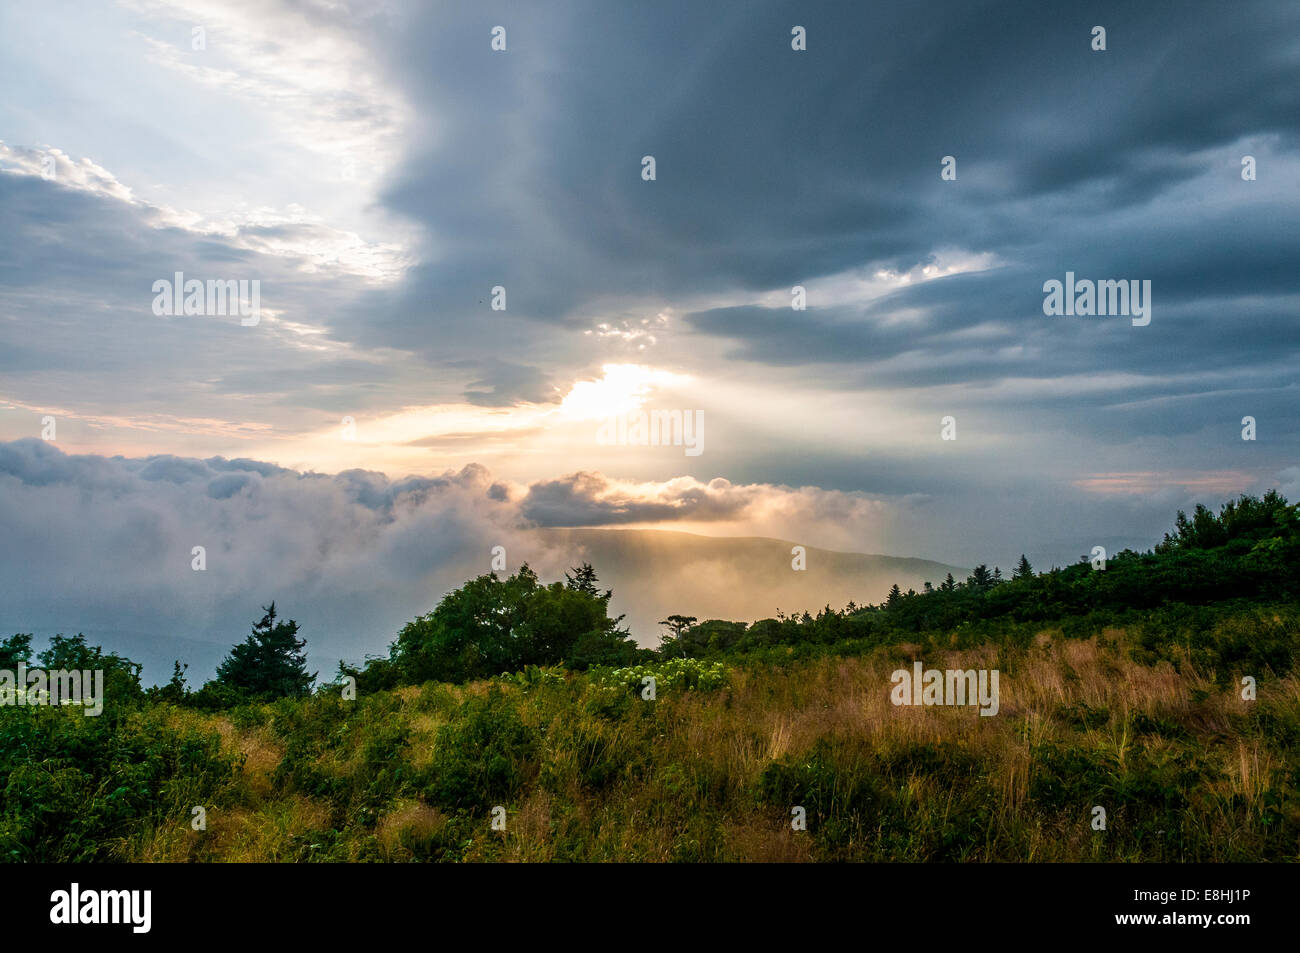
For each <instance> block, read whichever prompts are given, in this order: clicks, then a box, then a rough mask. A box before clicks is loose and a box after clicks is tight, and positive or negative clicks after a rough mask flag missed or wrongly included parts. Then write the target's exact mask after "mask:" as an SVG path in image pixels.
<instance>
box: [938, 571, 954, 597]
mask: <svg viewBox="0 0 1300 953" xmlns="http://www.w3.org/2000/svg"><path fill="white" fill-rule="evenodd" d="M956 588H957V581H956V580H955V579H953V578H952V573H948V578H947V579H945V580H944V581H943V584H942V585H941V586H939V591H940V592H953V591H954V590H955V589H956Z"/></svg>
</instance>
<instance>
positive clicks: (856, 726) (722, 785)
mask: <svg viewBox="0 0 1300 953" xmlns="http://www.w3.org/2000/svg"><path fill="white" fill-rule="evenodd" d="M1282 621H1285V624H1286V625H1287V626H1288V627H1289V628H1291V631H1295V629H1294V628H1293V627H1294V624H1295V622H1296V618H1295V616H1294V615H1292V616H1290V617H1287V618H1286V619H1285V620H1283V619H1282V617H1280V616H1279V617H1276V618H1275V617H1271V616H1267V615H1253V616H1252V615H1246V616H1241V617H1232V618H1231V619H1229V620H1226V621H1225V627H1224V629H1223V630H1222V631H1221V632H1220V635H1221V636H1222V637H1223V638H1228V639H1230V638H1231V637H1232V634H1233V633H1234V632H1240V631H1243V630H1244V628H1246V627H1248V626H1252V625H1270V624H1279V623H1280V622H1282ZM1140 643H1141V639H1140V638H1136V639H1135V637H1134V634H1133V633H1130V632H1126V631H1122V630H1111V631H1107V632H1104V633H1102V634H1099V635H1097V636H1095V637H1092V638H1088V639H1068V638H1065V637H1063V636H1062V634H1061V633H1060V632H1059V631H1051V630H1044V631H1042V632H1041V633H1039V634H1038V635H1037V636H1036V637H1035V638H1034V639H1033V640H1032V642H1031V644H1029V645H1026V646H1023V647H1020V646H1012V645H1005V646H989V647H985V648H982V649H974V650H967V651H951V650H949V651H944V650H942V649H940V648H938V647H936V646H919V645H917V646H900V647H894V648H881V649H877V650H874V651H872V652H870V653H868V654H866V655H863V656H857V657H853V656H849V657H841V656H835V655H822V656H818V657H811V658H806V659H802V660H794V661H790V662H787V663H784V664H783V663H779V662H772V661H768V662H764V663H761V664H750V665H742V666H722V665H720V664H719V663H701V662H685V663H680V662H679V663H672V662H668V663H662V665H661V666H660V668H659V673H660V676H661V677H660V680H659V686H658V697H657V699H656V700H655V701H653V702H651V701H645V700H643V699H642V698H641V697H640V695H639V694H638V693H637V692H635V691H632V690H630V689H629V688H628V687H627V679H626V678H622V679H621V680H620V678H618V677H613V675H612V673H610V672H595V673H589V674H585V675H574V674H568V675H564V674H561V673H559V672H558V671H544V670H536V669H534V670H531V671H530V672H529V673H527V674H525V675H522V676H518V677H514V678H508V679H493V680H488V681H480V682H474V683H471V684H467V685H463V686H449V685H441V684H432V683H431V684H427V685H424V686H421V687H415V686H411V687H407V688H402V689H398V690H396V691H388V692H379V693H376V694H374V695H372V696H369V697H363V698H360V699H358V700H357V701H356V702H345V701H342V700H340V699H339V698H336V697H331V696H319V697H316V698H312V699H309V700H305V701H288V700H285V701H280V702H275V703H271V704H258V705H249V706H242V707H238V708H235V709H233V710H231V711H229V712H221V713H203V712H197V711H194V710H189V709H185V708H180V707H175V706H169V705H157V706H152V707H150V708H149V709H147V710H144V711H141V712H139V713H135V714H132V715H131V716H129V717H127V718H124V719H121V720H120V721H118V722H117V723H115V724H114V723H112V722H110V721H109V720H108V719H107V718H103V719H90V718H83V717H81V716H80V715H78V714H73V713H68V712H57V711H42V712H36V713H34V715H35V717H33V718H32V719H31V721H32V722H34V723H39V725H40V727H39V728H37V729H36V730H35V731H34V732H32V733H30V734H27V735H25V736H24V737H23V739H22V741H23V742H24V743H26V744H27V745H31V744H39V745H40V746H41V748H42V750H45V751H48V750H50V747H47V746H52V747H53V748H55V749H57V750H60V751H61V752H62V757H61V758H60V759H59V763H58V764H51V763H50V762H49V761H48V760H46V759H44V758H42V759H39V760H38V761H37V762H35V763H29V764H28V765H27V766H26V767H18V766H15V765H14V764H13V763H12V762H13V759H14V758H15V753H16V748H17V745H16V742H18V741H19V739H17V738H15V737H14V735H13V730H14V722H13V721H8V722H7V723H6V727H5V730H6V732H7V733H8V737H6V739H5V744H4V751H5V752H6V755H5V758H6V759H7V761H8V762H9V763H8V764H6V768H7V771H6V773H7V776H8V784H7V787H6V790H5V803H6V807H5V813H6V820H5V824H4V826H3V828H2V829H0V850H3V852H4V854H5V855H8V856H9V857H11V858H14V859H19V858H21V859H75V860H84V859H101V860H109V859H118V860H144V861H175V860H195V861H217V860H240V861H251V860H277V861H308V860H333V861H343V860H390V861H406V860H454V861H460V860H591V861H598V860H653V861H668V860H680V861H701V860H707V861H724V860H755V861H771V860H790V861H794V860H829V859H835V860H904V861H945V860H1007V861H1019V860H1044V861H1048V860H1057V861H1067V860H1171V861H1189V860H1198V861H1227V860H1275V861H1277V860H1296V859H1298V858H1300V674H1298V673H1296V672H1294V671H1288V672H1285V673H1281V677H1276V678H1267V679H1264V680H1262V681H1261V687H1260V693H1259V698H1258V700H1257V701H1254V702H1246V701H1243V700H1242V699H1241V698H1240V693H1239V692H1238V691H1237V690H1235V688H1232V687H1229V688H1222V687H1220V686H1219V684H1218V683H1219V682H1220V681H1222V679H1220V678H1219V677H1218V676H1219V675H1221V674H1222V673H1219V672H1216V671H1207V670H1202V669H1200V668H1199V667H1198V666H1196V665H1195V664H1192V663H1190V662H1189V660H1188V658H1187V656H1186V654H1185V653H1184V652H1182V651H1181V650H1179V649H1178V648H1177V647H1173V648H1172V649H1171V652H1170V657H1169V658H1161V659H1159V660H1158V661H1156V662H1154V663H1153V664H1146V663H1143V662H1138V661H1135V660H1134V650H1135V648H1137V647H1138V646H1139V645H1140ZM917 657H922V658H923V660H924V661H925V662H926V664H927V665H936V666H939V667H950V668H998V669H1000V670H1001V672H1002V673H1003V675H1002V681H1001V696H1002V697H1001V710H1000V712H999V715H998V716H997V717H994V718H983V717H980V716H979V715H978V713H977V712H976V711H975V710H973V709H970V708H940V707H920V708H908V707H895V706H894V705H892V704H891V703H890V701H889V699H888V688H889V675H890V672H891V670H893V669H895V668H897V667H907V666H910V662H911V660H912V659H913V658H917ZM674 664H676V665H687V666H692V667H693V669H694V670H699V671H702V672H703V674H704V675H705V677H706V679H707V677H708V676H709V674H710V672H712V673H713V677H714V678H715V679H716V678H718V674H717V673H718V672H719V671H721V672H722V673H723V674H722V676H721V678H722V684H721V685H720V686H718V687H713V688H709V687H703V688H699V687H697V688H686V687H685V685H684V684H683V683H680V682H679V683H674V681H673V680H672V678H671V677H668V678H665V677H664V676H665V675H666V674H667V673H666V672H665V671H664V670H663V667H662V666H663V665H666V666H672V665H674ZM715 666H716V668H715ZM1233 674H1234V675H1235V674H1236V673H1235V672H1234V673H1233ZM1229 681H1231V679H1229ZM665 682H667V684H665ZM706 685H707V682H706ZM196 805H202V806H204V807H205V808H206V811H207V830H206V831H195V830H192V829H191V824H190V820H191V809H192V807H194V806H196ZM496 805H501V806H503V807H504V808H505V809H506V827H505V830H504V831H494V830H492V829H491V826H490V820H491V809H492V808H493V807H494V806H496ZM796 805H798V806H802V807H804V808H805V809H806V812H807V818H808V830H807V831H806V832H796V831H793V830H792V829H791V823H790V819H791V809H792V807H794V806H796ZM1096 805H1100V806H1102V807H1104V808H1105V809H1106V812H1107V829H1106V830H1105V831H1096V830H1093V829H1092V826H1091V817H1092V813H1091V812H1092V809H1093V807H1094V806H1096Z"/></svg>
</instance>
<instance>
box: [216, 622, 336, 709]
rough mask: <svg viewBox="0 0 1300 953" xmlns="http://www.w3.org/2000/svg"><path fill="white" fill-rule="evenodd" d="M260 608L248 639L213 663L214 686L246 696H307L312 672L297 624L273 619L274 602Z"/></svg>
mask: <svg viewBox="0 0 1300 953" xmlns="http://www.w3.org/2000/svg"><path fill="white" fill-rule="evenodd" d="M263 611H264V612H265V613H266V614H265V615H264V616H262V620H261V621H260V622H258V623H257V624H256V625H254V626H253V631H252V633H251V634H249V636H248V638H247V639H245V640H244V641H243V642H242V643H240V644H239V645H236V646H235V647H234V648H232V649H231V650H230V655H228V656H227V657H226V659H225V661H223V662H222V663H221V664H220V665H219V666H217V677H216V680H215V681H216V685H217V686H218V687H219V689H220V688H225V689H233V690H234V691H235V692H237V693H239V694H240V695H242V696H245V697H248V698H286V697H289V698H293V697H297V698H300V697H302V696H304V695H307V694H308V693H309V692H310V691H311V686H312V683H313V682H314V681H315V680H316V673H314V672H308V671H307V654H306V652H305V651H304V650H305V649H306V647H307V642H306V640H305V639H300V638H298V623H297V622H294V621H293V620H292V619H290V620H289V621H288V622H277V621H276V619H275V603H274V602H272V603H271V604H270V606H264V607H263ZM219 689H218V690H219Z"/></svg>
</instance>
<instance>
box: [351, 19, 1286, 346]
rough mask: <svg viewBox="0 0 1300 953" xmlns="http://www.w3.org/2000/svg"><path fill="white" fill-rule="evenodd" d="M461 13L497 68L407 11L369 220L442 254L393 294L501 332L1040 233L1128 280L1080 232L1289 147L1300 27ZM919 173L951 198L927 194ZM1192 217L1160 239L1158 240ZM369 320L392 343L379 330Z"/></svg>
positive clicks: (1193, 218)
mask: <svg viewBox="0 0 1300 953" xmlns="http://www.w3.org/2000/svg"><path fill="white" fill-rule="evenodd" d="M489 19H491V20H492V22H493V23H497V22H500V23H503V24H506V25H507V28H508V30H509V37H510V40H511V43H510V47H509V50H508V52H506V53H504V54H494V53H492V52H491V51H490V50H489V49H488V44H487V42H486V38H485V37H486V33H485V24H486V20H485V18H484V15H483V14H481V13H480V12H479V11H477V10H474V9H468V8H467V9H462V10H446V9H439V10H438V11H437V12H436V13H434V12H433V11H427V12H420V13H414V14H412V15H411V19H410V22H409V23H407V24H406V25H405V26H406V28H405V29H404V31H403V37H402V38H401V39H399V41H398V42H399V43H400V44H402V45H404V46H405V48H406V55H401V56H397V57H395V58H394V59H393V60H392V62H393V63H395V64H398V65H397V66H396V67H395V69H397V71H398V76H399V79H400V80H401V82H402V83H403V86H404V88H405V89H407V90H408V92H409V95H411V96H412V98H413V99H415V100H416V101H417V102H419V103H420V104H421V107H422V108H424V109H426V110H428V113H429V115H431V116H433V117H436V120H437V124H438V126H439V130H440V132H439V135H438V137H437V140H436V141H434V142H431V143H430V145H429V146H428V147H427V148H425V149H421V150H417V151H416V152H415V153H414V154H412V156H411V157H410V160H409V161H408V162H407V164H406V165H405V167H404V168H403V169H402V171H401V172H400V173H399V174H398V175H397V176H396V177H395V180H394V183H393V185H392V186H391V188H390V190H389V193H388V195H387V199H386V201H387V203H388V204H389V206H390V207H391V208H392V209H393V210H394V211H397V212H399V213H401V214H404V215H408V216H411V217H412V218H415V219H416V220H418V221H420V222H421V223H422V224H424V225H425V226H427V227H428V228H429V229H430V231H431V233H432V234H434V235H436V236H440V237H441V239H442V243H443V244H445V245H446V246H447V247H448V249H449V251H448V253H447V254H446V256H445V257H444V259H443V261H441V262H440V263H439V264H437V265H431V266H429V267H428V268H426V269H425V270H424V271H423V272H421V273H420V274H419V275H417V276H416V279H415V281H414V282H413V284H412V286H411V287H410V288H409V289H408V293H412V294H414V295H417V296H419V297H421V298H425V299H427V297H428V295H429V294H430V293H431V292H432V289H435V288H436V289H438V294H439V298H440V300H442V301H445V302H446V303H447V305H448V310H449V312H450V314H449V315H447V319H448V320H450V321H452V322H459V321H460V320H462V318H461V317H460V316H463V315H466V314H472V313H473V311H474V309H475V308H477V307H478V302H479V300H480V299H481V298H482V297H483V296H484V294H485V292H486V290H487V289H488V288H490V287H491V286H492V285H494V284H498V283H500V284H503V285H505V286H507V287H508V288H509V289H510V291H511V309H512V311H515V310H517V312H518V313H519V314H521V315H524V316H526V317H529V318H535V319H540V320H544V321H562V320H564V319H566V317H570V316H572V315H573V314H575V313H577V312H579V311H580V310H581V308H582V305H583V304H584V303H585V302H587V301H590V300H591V299H592V298H594V297H597V296H599V295H602V294H611V293H621V294H635V295H651V296H661V297H662V298H664V299H671V298H673V297H675V296H680V295H683V294H688V293H690V292H696V291H715V290H720V289H727V288H748V289H770V288H774V287H781V286H788V285H789V284H791V283H793V282H794V281H797V280H809V279H812V278H815V277H817V276H819V275H826V274H830V273H834V272H837V271H840V270H843V269H846V268H850V267H855V266H860V265H863V264H865V263H868V262H874V263H880V264H882V265H890V266H901V267H910V266H911V265H912V264H915V263H917V262H920V261H924V260H925V259H926V257H927V256H928V255H929V254H930V253H931V252H932V251H933V249H934V248H935V247H936V246H937V245H943V244H949V245H954V244H955V245H963V246H966V247H970V248H978V249H981V250H991V251H994V252H998V253H1003V254H1005V256H1006V257H1008V258H1009V259H1010V260H1012V261H1015V260H1019V259H1021V258H1022V257H1023V252H1024V251H1025V249H1026V248H1028V247H1030V246H1032V245H1033V244H1035V243H1037V242H1038V241H1040V240H1041V239H1042V238H1043V237H1044V236H1043V231H1044V225H1045V224H1046V222H1045V220H1046V219H1047V218H1049V217H1050V218H1052V219H1054V220H1056V221H1057V222H1058V223H1060V226H1061V227H1059V229H1058V230H1059V231H1060V232H1061V233H1062V237H1063V236H1064V234H1065V231H1066V230H1065V229H1064V227H1063V226H1064V223H1065V222H1067V221H1071V220H1072V221H1074V222H1075V223H1076V224H1077V223H1078V221H1079V220H1084V221H1085V222H1088V223H1089V224H1088V225H1087V226H1086V227H1087V229H1088V230H1089V231H1090V232H1092V233H1093V235H1094V236H1095V238H1094V243H1093V251H1094V252H1097V253H1099V254H1100V253H1101V252H1102V251H1103V250H1105V251H1106V252H1107V253H1108V254H1109V255H1110V256H1111V257H1114V258H1118V259H1121V260H1122V261H1131V260H1132V259H1133V258H1134V257H1135V252H1136V249H1135V248H1133V247H1128V248H1126V247H1124V246H1123V245H1120V246H1119V247H1116V245H1115V244H1113V243H1112V242H1111V241H1110V240H1109V239H1108V238H1107V237H1105V233H1106V232H1108V231H1109V228H1110V223H1107V222H1106V221H1105V216H1106V214H1107V213H1108V212H1115V211H1117V210H1121V209H1131V208H1134V207H1139V206H1141V205H1142V204H1143V203H1146V202H1150V201H1152V200H1154V199H1155V198H1157V197H1159V196H1160V195H1162V194H1164V193H1167V192H1168V191H1169V190H1170V189H1173V188H1175V187H1177V186H1178V185H1180V184H1181V183H1185V182H1186V181H1188V180H1189V179H1192V178H1194V177H1196V176H1198V175H1202V174H1204V173H1205V172H1206V170H1207V163H1208V162H1209V161H1210V160H1209V158H1208V157H1206V156H1204V155H1200V153H1201V152H1202V151H1204V150H1209V149H1213V148H1216V147H1223V146H1226V145H1228V144H1230V143H1232V142H1235V141H1237V140H1239V139H1241V138H1243V137H1247V136H1276V137H1280V139H1279V141H1278V143H1277V147H1279V148H1287V149H1289V148H1293V146H1294V139H1295V131H1296V122H1297V119H1296V117H1297V102H1298V100H1297V94H1296V89H1297V87H1298V84H1297V82H1296V81H1297V78H1300V73H1298V72H1297V61H1296V56H1295V53H1294V48H1293V43H1292V37H1293V36H1294V35H1295V31H1294V27H1295V26H1296V25H1297V24H1300V11H1297V9H1296V8H1294V7H1291V6H1288V5H1284V4H1246V5H1244V6H1225V5H1223V4H1218V3H1177V4H1175V3H1157V4H1145V5H1142V6H1140V7H1136V8H1135V7H1134V6H1133V5H1131V4H1120V3H1114V4H1092V5H1090V6H1089V7H1088V8H1087V9H1086V10H1081V11H1062V10H1061V8H1059V7H1055V6H1053V5H1050V4H1040V3H1029V2H1019V3H979V4H960V5H958V4H952V5H945V6H940V7H938V8H935V7H933V6H924V7H922V6H916V5H903V4H900V5H883V6H882V5H861V6H853V5H845V4H815V3H814V4H806V3H800V4H787V5H774V4H766V5H763V6H761V7H755V6H754V5H752V4H735V3H731V4H714V5H710V6H709V7H708V8H707V9H702V8H700V7H699V6H698V5H697V4H687V3H681V4H674V3H667V4H655V5H653V6H645V7H627V6H620V7H614V6H612V5H608V4H568V5H560V6H557V7H550V8H548V9H547V10H546V11H545V13H544V14H543V13H542V12H540V11H537V10H535V9H534V8H532V7H530V6H527V5H509V4H507V5H503V6H499V7H497V8H494V9H493V11H492V12H491V15H490V17H489ZM795 23H798V24H801V25H804V26H806V27H807V28H808V31H809V50H808V52H807V53H805V54H795V53H792V51H791V50H790V48H789V33H790V27H791V25H792V24H795ZM1094 23H1101V24H1104V25H1105V26H1106V27H1107V29H1108V47H1109V48H1108V50H1107V51H1106V52H1104V53H1097V52H1093V51H1092V50H1091V49H1090V48H1089V39H1090V36H1089V30H1090V29H1091V27H1092V26H1093V24H1094ZM1288 27H1290V28H1291V29H1288ZM644 154H651V155H654V156H655V157H656V160H657V163H658V180H657V181H656V182H653V183H648V182H643V181H641V179H640V176H639V171H640V165H639V161H640V158H641V156H642V155H644ZM945 154H954V155H956V156H957V157H958V161H959V172H960V175H959V181H960V183H961V184H960V185H956V184H954V183H941V182H940V181H939V179H938V163H939V158H940V157H941V156H943V155H945ZM1222 171H1223V173H1224V176H1225V179H1227V180H1229V181H1230V180H1231V179H1232V178H1234V177H1235V176H1236V170H1235V169H1233V168H1224V169H1223V170H1222ZM1238 184H1239V183H1238ZM1198 218H1199V216H1198V215H1197V214H1196V213H1193V212H1190V211H1189V212H1188V213H1186V214H1184V215H1183V216H1182V218H1181V219H1180V220H1177V221H1169V222H1166V223H1165V225H1166V235H1165V236H1164V237H1165V239H1166V241H1167V242H1170V243H1172V244H1174V245H1175V246H1176V245H1177V244H1178V242H1179V240H1180V239H1181V240H1184V241H1186V240H1187V239H1189V238H1191V237H1192V236H1193V235H1194V234H1195V229H1196V228H1197V227H1198V225H1199V224H1200V223H1199V222H1198ZM1047 237H1048V238H1049V240H1055V237H1054V236H1052V235H1051V234H1050V229H1049V235H1048V236H1047ZM1257 250H1258V251H1260V252H1261V253H1262V255H1263V258H1264V260H1262V261H1258V262H1256V268H1255V269H1253V270H1248V271H1245V272H1242V271H1233V272H1232V274H1233V275H1235V276H1236V280H1237V281H1239V282H1241V283H1250V282H1251V281H1252V280H1253V278H1254V277H1261V276H1262V277H1265V278H1266V277H1267V276H1268V274H1269V272H1270V268H1271V266H1270V264H1269V261H1268V259H1269V258H1270V257H1272V256H1271V252H1272V251H1275V250H1274V249H1270V248H1269V247H1267V244H1265V245H1264V247H1260V248H1257ZM1038 251H1039V254H1044V253H1045V252H1046V253H1048V256H1050V249H1039V250H1038ZM1285 251H1286V252H1288V253H1289V251H1290V248H1289V247H1288V248H1287V249H1285ZM1006 253H1010V254H1006ZM1171 253H1172V251H1171ZM1276 257H1277V258H1278V259H1280V260H1285V255H1283V254H1279V255H1277V256H1276ZM1292 260H1293V259H1292ZM1225 270H1226V269H1225ZM1198 274H1202V272H1200V271H1197V270H1194V269H1192V268H1190V267H1189V268H1181V269H1174V270H1173V272H1172V273H1171V274H1168V275H1167V276H1166V275H1164V274H1162V275H1161V277H1167V278H1168V279H1179V278H1184V277H1194V276H1196V275H1198ZM1166 287H1167V288H1168V287H1169V283H1168V282H1167V283H1166ZM1185 292H1186V293H1188V294H1191V293H1193V291H1192V288H1191V287H1190V286H1189V287H1188V288H1186V289H1185ZM380 324H381V326H382V328H376V329H375V330H376V333H381V332H382V333H396V334H398V335H404V334H405V333H407V331H408V330H410V331H413V330H414V328H413V327H409V326H408V325H407V323H406V321H405V319H404V318H403V316H402V313H401V311H400V309H399V310H397V311H396V312H395V313H394V314H393V316H392V317H391V318H389V319H387V320H385V321H382V322H380Z"/></svg>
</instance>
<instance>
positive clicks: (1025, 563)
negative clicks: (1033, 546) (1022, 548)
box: [1011, 553, 1034, 579]
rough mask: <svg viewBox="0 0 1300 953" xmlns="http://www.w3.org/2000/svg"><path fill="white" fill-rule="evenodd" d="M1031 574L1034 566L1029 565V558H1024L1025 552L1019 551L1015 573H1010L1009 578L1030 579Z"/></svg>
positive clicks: (1032, 574)
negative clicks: (1018, 560)
mask: <svg viewBox="0 0 1300 953" xmlns="http://www.w3.org/2000/svg"><path fill="white" fill-rule="evenodd" d="M1033 576H1034V567H1033V566H1031V565H1029V560H1028V559H1026V558H1025V554H1024V553H1021V554H1020V563H1019V564H1018V565H1017V566H1016V571H1015V573H1014V574H1013V575H1012V577H1011V578H1012V579H1032V578H1033Z"/></svg>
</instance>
